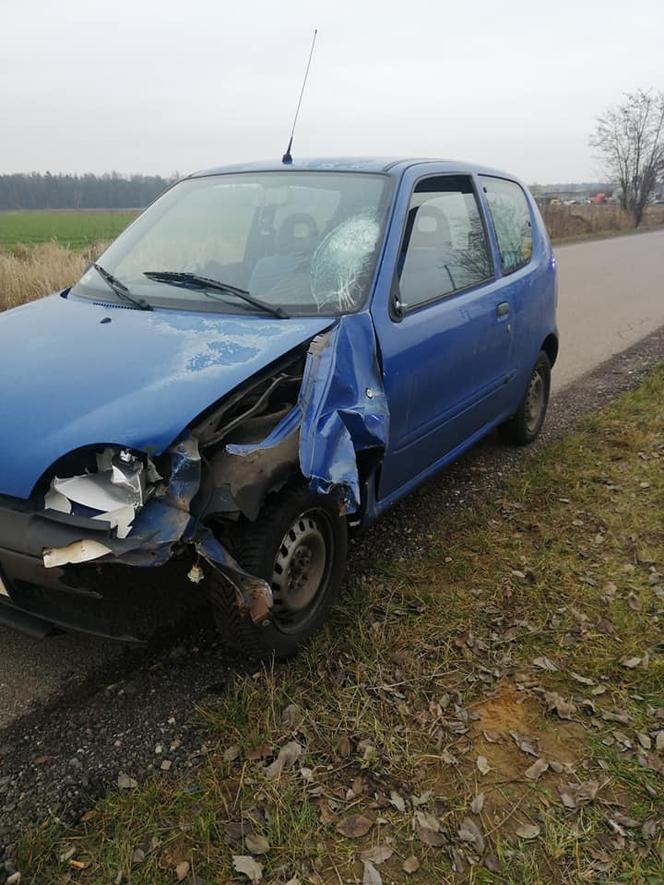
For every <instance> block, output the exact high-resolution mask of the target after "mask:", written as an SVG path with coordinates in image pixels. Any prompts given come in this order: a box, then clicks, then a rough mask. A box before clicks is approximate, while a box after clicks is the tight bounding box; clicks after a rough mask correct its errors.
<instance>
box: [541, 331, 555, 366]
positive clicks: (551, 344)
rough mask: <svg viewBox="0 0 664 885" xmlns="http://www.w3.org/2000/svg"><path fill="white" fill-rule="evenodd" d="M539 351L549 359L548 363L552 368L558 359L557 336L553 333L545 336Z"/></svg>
mask: <svg viewBox="0 0 664 885" xmlns="http://www.w3.org/2000/svg"><path fill="white" fill-rule="evenodd" d="M540 350H543V351H544V353H545V354H546V355H547V356H548V358H549V362H550V363H551V365H552V366H553V365H554V364H555V362H556V360H557V359H558V336H557V335H555V334H554V333H553V332H551V334H549V335H547V336H546V338H545V339H544V341H543V342H542V346H541V348H540Z"/></svg>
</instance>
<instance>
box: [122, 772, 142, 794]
mask: <svg viewBox="0 0 664 885" xmlns="http://www.w3.org/2000/svg"><path fill="white" fill-rule="evenodd" d="M137 786H138V782H137V781H136V780H134V778H133V777H129V775H128V774H125V773H124V771H121V772H120V774H119V775H118V787H120V789H121V790H133V789H135V788H136V787H137Z"/></svg>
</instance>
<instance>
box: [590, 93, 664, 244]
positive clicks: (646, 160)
mask: <svg viewBox="0 0 664 885" xmlns="http://www.w3.org/2000/svg"><path fill="white" fill-rule="evenodd" d="M590 144H591V145H592V147H594V148H595V149H596V150H597V153H598V157H599V159H600V160H601V161H602V163H603V165H604V168H605V170H606V173H607V175H608V176H609V177H610V178H611V179H612V180H613V181H614V182H615V183H616V184H617V185H618V186H619V187H620V205H621V206H622V208H623V209H626V210H627V211H628V212H630V213H631V215H632V217H633V219H634V226H635V227H638V226H639V224H640V223H641V219H642V218H643V210H644V209H645V207H646V204H647V203H648V200H649V199H650V197H651V196H652V194H653V191H654V190H655V187H656V186H657V180H658V178H660V177H661V176H662V174H664V92H651V91H647V90H643V89H640V90H639V91H638V92H628V93H626V94H625V100H624V101H623V103H622V104H620V105H618V107H615V108H610V109H609V110H608V111H607V112H606V113H605V114H603V115H602V116H601V117H598V118H597V126H596V128H595V132H594V134H593V135H592V136H591V139H590Z"/></svg>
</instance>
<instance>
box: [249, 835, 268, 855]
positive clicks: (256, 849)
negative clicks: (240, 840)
mask: <svg viewBox="0 0 664 885" xmlns="http://www.w3.org/2000/svg"><path fill="white" fill-rule="evenodd" d="M245 845H246V846H247V851H250V852H251V853H252V854H267V853H268V851H269V850H270V843H269V842H268V841H267V839H266V838H265V836H261V834H260V833H249V835H248V836H247V838H246V839H245Z"/></svg>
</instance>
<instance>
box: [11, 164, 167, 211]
mask: <svg viewBox="0 0 664 885" xmlns="http://www.w3.org/2000/svg"><path fill="white" fill-rule="evenodd" d="M172 180H173V179H168V178H162V177H161V176H159V175H129V176H125V175H119V174H118V173H116V172H111V173H106V174H104V175H92V174H90V173H88V174H85V175H52V174H51V173H50V172H46V173H44V174H42V173H40V172H31V173H28V174H22V173H19V174H15V175H0V210H7V209H17V210H25V209H142V208H143V207H144V206H147V204H148V203H150V202H151V201H152V200H154V198H155V197H156V196H158V195H159V194H160V193H161V192H162V191H163V190H164V188H166V187H168V185H169V184H170V183H171V181H172Z"/></svg>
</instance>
